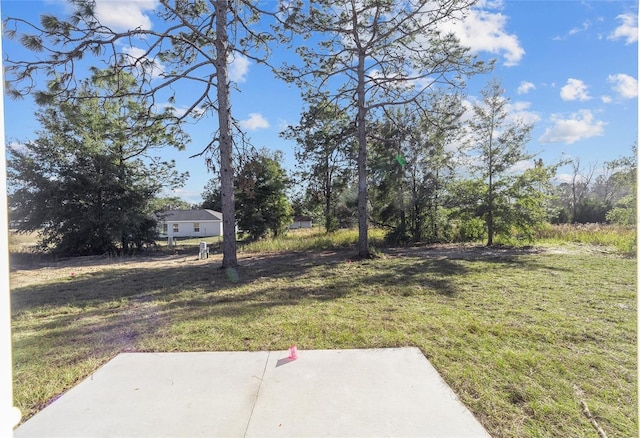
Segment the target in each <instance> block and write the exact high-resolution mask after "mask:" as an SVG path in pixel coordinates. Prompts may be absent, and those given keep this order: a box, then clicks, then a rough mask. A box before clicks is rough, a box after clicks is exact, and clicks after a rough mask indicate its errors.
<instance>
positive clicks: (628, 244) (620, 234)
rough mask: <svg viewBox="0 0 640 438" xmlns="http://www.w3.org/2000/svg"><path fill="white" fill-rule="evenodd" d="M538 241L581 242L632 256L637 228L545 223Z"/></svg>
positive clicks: (556, 242) (553, 242)
mask: <svg viewBox="0 0 640 438" xmlns="http://www.w3.org/2000/svg"><path fill="white" fill-rule="evenodd" d="M538 239H539V242H540V243H550V244H558V243H567V242H569V243H582V244H588V245H597V246H600V247H604V248H610V249H612V250H613V251H615V252H617V253H619V254H623V255H629V256H634V255H636V252H637V250H638V238H637V228H636V227H634V226H622V225H603V224H563V225H547V226H546V227H544V228H542V229H541V230H540V231H539V233H538Z"/></svg>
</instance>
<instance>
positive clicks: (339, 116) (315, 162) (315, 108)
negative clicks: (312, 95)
mask: <svg viewBox="0 0 640 438" xmlns="http://www.w3.org/2000/svg"><path fill="white" fill-rule="evenodd" d="M351 128H352V125H351V123H350V121H349V118H348V116H347V114H345V113H344V112H343V111H341V110H340V108H338V107H337V106H336V105H334V104H332V103H331V102H329V101H327V99H322V100H320V101H319V102H312V103H311V105H310V108H309V109H308V110H307V111H306V112H304V113H303V114H302V117H301V119H300V123H299V124H298V125H297V126H289V127H288V128H287V129H286V130H285V131H284V132H283V133H282V135H283V137H285V138H288V139H292V140H295V141H296V143H297V147H296V162H297V164H296V167H297V168H298V169H299V175H300V179H301V180H302V181H304V182H305V184H306V188H307V194H308V197H309V198H310V200H317V202H318V203H320V204H322V207H323V213H324V214H323V216H324V224H325V229H326V231H327V232H331V231H335V230H336V229H337V228H338V219H337V216H336V205H337V198H338V195H339V194H340V190H342V189H343V188H344V186H345V183H346V181H347V178H348V177H349V173H350V172H349V168H348V167H347V164H348V160H349V158H350V156H351V149H352V132H351V131H352V129H351Z"/></svg>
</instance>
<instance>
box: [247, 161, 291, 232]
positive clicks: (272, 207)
mask: <svg viewBox="0 0 640 438" xmlns="http://www.w3.org/2000/svg"><path fill="white" fill-rule="evenodd" d="M281 161H282V154H281V153H280V152H275V153H273V154H270V153H269V152H268V151H267V150H265V149H263V150H261V151H260V152H259V153H258V154H256V155H255V156H254V157H251V158H250V159H249V160H246V161H245V163H244V165H243V166H242V167H241V168H240V170H239V172H238V177H237V182H236V209H237V212H238V228H240V229H241V230H244V231H247V232H248V233H249V236H250V238H252V239H260V238H262V237H265V236H266V235H267V234H268V233H271V234H272V235H273V236H274V237H277V236H278V235H280V234H282V233H283V232H284V231H285V230H286V228H287V226H288V225H289V224H290V223H291V218H292V213H293V209H292V208H291V205H290V203H289V200H288V199H287V195H286V190H287V188H288V186H289V183H290V181H289V178H288V177H287V174H286V171H285V170H284V169H283V168H282V165H281V164H280V162H281Z"/></svg>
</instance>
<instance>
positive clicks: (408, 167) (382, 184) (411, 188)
mask: <svg viewBox="0 0 640 438" xmlns="http://www.w3.org/2000/svg"><path fill="white" fill-rule="evenodd" d="M421 107H422V108H423V110H422V111H417V110H416V108H415V107H410V106H406V107H402V108H396V109H395V110H389V111H386V112H385V117H384V119H383V121H382V124H381V125H379V127H380V129H379V130H378V131H377V132H376V134H375V136H374V139H375V141H373V142H372V148H371V151H372V154H371V155H372V160H371V162H372V164H371V174H372V177H371V181H372V194H371V199H372V204H373V207H374V208H373V209H372V210H373V211H372V215H373V217H376V218H377V219H378V220H380V221H382V222H383V223H385V224H386V225H388V226H391V227H392V228H393V231H392V232H391V233H390V234H389V235H388V236H387V237H388V239H389V240H390V241H392V242H407V241H415V242H418V241H422V240H423V238H424V237H425V236H426V237H427V239H428V240H429V241H431V242H437V241H442V240H447V239H446V238H445V237H444V235H443V231H444V228H445V227H446V226H447V225H446V223H447V218H446V215H444V212H443V208H442V199H443V197H444V195H445V194H446V186H447V185H448V184H449V182H450V181H451V180H452V178H453V167H454V166H453V163H454V162H453V155H454V150H453V149H447V146H450V144H451V143H452V142H453V140H454V138H455V137H456V135H457V132H458V131H459V129H458V128H459V118H460V115H461V111H460V107H461V105H460V98H459V96H457V95H455V94H454V93H452V94H445V93H444V92H443V91H441V92H436V93H431V94H430V95H429V96H428V97H427V98H426V99H425V102H424V103H421Z"/></svg>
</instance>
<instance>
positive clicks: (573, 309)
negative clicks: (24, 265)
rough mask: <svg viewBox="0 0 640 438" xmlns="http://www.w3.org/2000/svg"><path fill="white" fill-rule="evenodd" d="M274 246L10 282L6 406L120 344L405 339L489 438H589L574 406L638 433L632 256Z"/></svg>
mask: <svg viewBox="0 0 640 438" xmlns="http://www.w3.org/2000/svg"><path fill="white" fill-rule="evenodd" d="M292 236H294V235H293V233H292ZM311 236H313V237H311ZM316 238H318V239H319V238H321V236H320V235H317V236H316V235H314V234H310V236H308V237H306V238H304V239H302V238H300V239H298V240H301V241H307V244H309V243H308V242H310V241H312V240H313V239H316ZM294 240H296V239H294ZM298 244H299V245H302V243H298ZM336 246H337V247H340V245H336ZM287 248H292V250H295V251H292V250H289V251H285V252H281V253H274V252H271V253H266V252H255V251H257V250H255V251H253V252H250V253H249V252H247V253H245V254H244V255H241V257H240V259H241V267H240V268H239V269H238V270H237V271H235V272H225V271H223V270H220V269H217V267H218V266H219V258H211V259H208V260H202V261H199V260H195V258H185V259H184V260H182V261H174V262H172V263H169V262H167V263H166V264H165V265H164V266H160V267H154V268H140V267H135V265H132V266H131V267H127V266H126V265H123V266H120V267H119V268H118V269H113V268H109V267H108V266H107V267H106V268H105V269H104V270H96V271H92V272H82V271H79V272H78V275H76V276H75V277H73V278H71V277H70V276H68V275H66V276H63V277H61V278H59V279H57V280H55V281H48V282H46V283H42V284H36V285H32V286H28V287H21V288H13V290H12V307H13V348H14V356H13V360H14V382H15V383H14V397H15V403H16V404H17V405H18V407H19V408H20V409H21V410H22V412H23V413H24V414H27V416H29V415H32V414H33V413H34V412H36V411H37V410H38V409H40V408H41V407H43V406H44V405H45V404H46V403H47V402H48V401H49V400H51V399H52V398H54V397H56V396H57V395H59V394H60V393H61V392H63V391H65V390H67V389H69V388H71V387H72V386H73V385H74V384H75V383H77V382H78V381H79V380H80V379H82V378H84V377H85V376H87V375H89V374H90V373H91V372H92V371H94V370H95V369H96V368H97V367H98V366H99V365H101V364H103V363H105V362H106V361H108V360H109V359H111V358H112V357H114V356H115V355H116V354H117V353H119V352H122V351H228V350H251V351H256V350H284V349H286V348H288V346H289V345H290V344H291V343H296V344H297V346H298V348H299V349H300V350H305V349H337V348H374V347H376V348H377V347H399V346H417V347H419V348H420V349H421V351H422V352H423V353H424V354H425V356H426V357H427V358H428V359H429V360H430V361H431V363H432V364H433V365H434V366H435V367H436V369H437V370H438V371H439V372H440V374H441V375H442V376H443V378H444V379H445V381H446V382H447V383H448V384H449V385H450V386H451V387H452V388H453V390H454V391H455V392H456V393H457V394H458V395H459V397H460V398H461V399H462V401H463V402H464V403H465V404H466V405H467V406H468V407H469V408H470V409H471V410H472V411H473V412H474V414H475V415H476V416H477V417H478V419H479V420H480V421H481V422H482V424H483V425H484V426H485V427H486V428H487V430H488V432H489V433H490V434H491V435H492V436H494V437H521V436H530V437H539V436H544V437H558V436H587V437H588V436H596V432H595V429H594V428H593V427H592V425H591V424H590V423H589V420H588V419H587V418H586V417H585V416H584V415H583V413H582V409H581V406H580V402H581V400H583V401H585V402H586V403H587V405H588V407H589V409H590V411H591V413H592V414H593V415H594V416H595V418H596V419H597V421H598V423H599V424H600V426H601V427H602V428H603V429H604V430H605V431H606V432H607V433H608V435H609V436H610V437H631V436H637V435H638V416H637V414H638V398H637V376H638V373H637V357H638V356H637V296H636V288H637V286H636V272H637V267H636V260H635V259H632V258H624V257H619V256H616V255H611V254H605V253H598V252H587V251H582V252H577V253H571V254H567V253H561V252H562V251H557V252H558V253H556V252H552V251H545V252H542V253H539V254H538V253H536V252H535V251H523V250H520V251H517V252H514V253H513V254H510V253H507V252H501V251H497V252H495V253H493V255H492V254H489V255H487V254H484V255H483V254H481V252H482V251H483V249H482V248H476V249H475V250H474V249H469V248H465V251H462V252H461V253H460V254H455V252H452V253H447V254H448V256H446V255H445V254H444V253H438V252H435V251H434V250H432V249H429V248H423V249H420V248H413V249H407V250H405V251H402V252H400V253H399V252H394V251H391V250H388V251H387V253H385V252H381V257H379V258H377V259H373V260H365V261H354V260H353V259H352V257H353V254H354V251H353V248H341V247H340V248H339V249H337V250H333V251H327V250H325V249H322V250H306V251H304V252H303V251H302V249H301V248H302V247H301V246H298V247H293V246H292V247H287ZM245 250H246V249H245ZM243 251H244V250H243ZM269 251H273V248H271V249H270V250H269ZM63 271H64V269H63ZM65 272H66V271H65ZM231 274H233V275H231Z"/></svg>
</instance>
